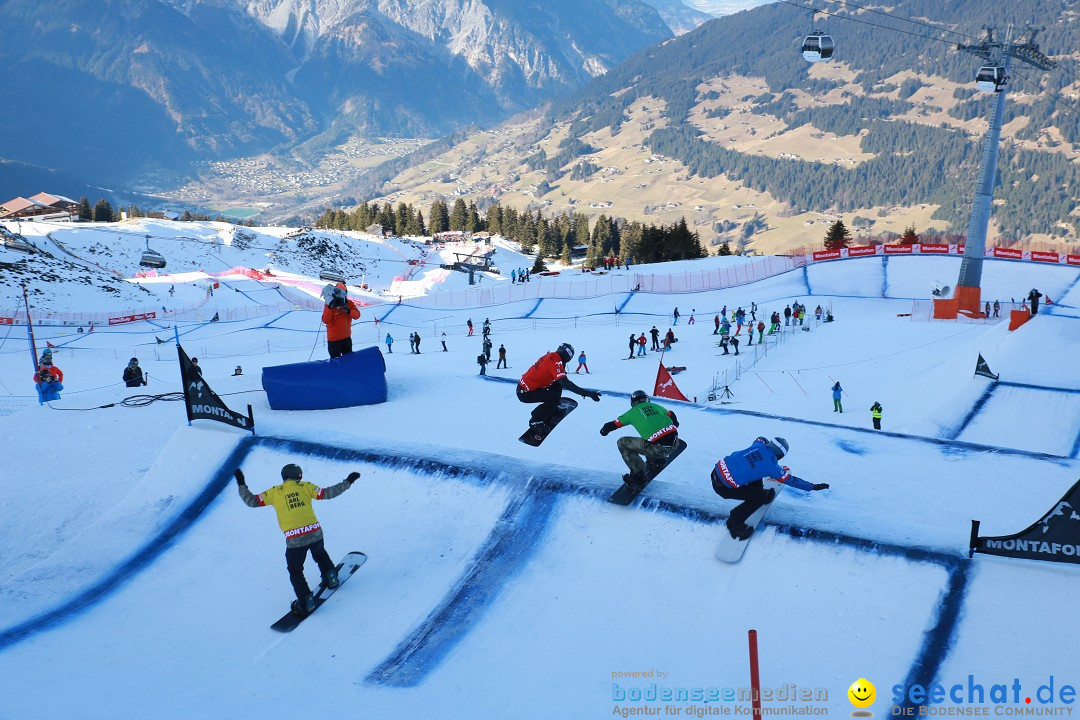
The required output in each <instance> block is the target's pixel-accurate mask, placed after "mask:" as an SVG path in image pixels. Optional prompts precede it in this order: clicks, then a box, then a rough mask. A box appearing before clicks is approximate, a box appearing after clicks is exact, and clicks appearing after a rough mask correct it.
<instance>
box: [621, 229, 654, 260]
mask: <svg viewBox="0 0 1080 720" xmlns="http://www.w3.org/2000/svg"><path fill="white" fill-rule="evenodd" d="M644 243H645V226H644V225H642V224H641V223H639V222H637V221H634V222H628V223H626V225H625V226H624V227H623V229H622V243H621V244H622V250H623V253H625V256H626V257H628V258H631V257H632V258H634V259H635V262H648V261H647V260H646V261H643V260H642V258H643V257H644V256H645V253H644Z"/></svg>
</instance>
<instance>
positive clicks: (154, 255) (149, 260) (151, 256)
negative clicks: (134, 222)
mask: <svg viewBox="0 0 1080 720" xmlns="http://www.w3.org/2000/svg"><path fill="white" fill-rule="evenodd" d="M139 264H140V265H142V266H143V267H148V268H154V269H157V270H160V269H161V268H163V267H165V256H164V255H162V254H161V253H159V252H157V251H156V250H152V249H151V248H150V236H149V235H147V236H146V250H145V251H144V252H143V254H142V257H141V258H140V259H139Z"/></svg>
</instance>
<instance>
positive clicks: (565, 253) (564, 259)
mask: <svg viewBox="0 0 1080 720" xmlns="http://www.w3.org/2000/svg"><path fill="white" fill-rule="evenodd" d="M571 261H572V260H571V258H570V244H569V243H566V244H564V245H563V248H562V255H561V256H560V257H559V262H561V263H562V264H563V265H564V266H565V267H570V264H571Z"/></svg>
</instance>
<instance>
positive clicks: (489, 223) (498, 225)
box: [484, 203, 504, 235]
mask: <svg viewBox="0 0 1080 720" xmlns="http://www.w3.org/2000/svg"><path fill="white" fill-rule="evenodd" d="M502 215H503V209H502V205H499V203H495V204H494V205H492V206H491V207H489V208H488V209H487V214H486V215H485V216H484V226H485V229H486V230H487V231H488V232H489V233H493V234H495V235H502V234H504V233H503V227H502Z"/></svg>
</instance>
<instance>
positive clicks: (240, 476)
mask: <svg viewBox="0 0 1080 720" xmlns="http://www.w3.org/2000/svg"><path fill="white" fill-rule="evenodd" d="M232 474H233V477H235V478H236V484H237V485H247V483H246V482H245V481H244V471H243V470H241V469H240V468H237V469H235V470H233V473H232Z"/></svg>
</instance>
